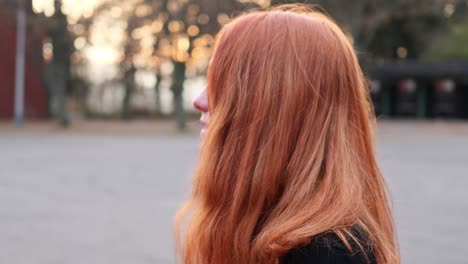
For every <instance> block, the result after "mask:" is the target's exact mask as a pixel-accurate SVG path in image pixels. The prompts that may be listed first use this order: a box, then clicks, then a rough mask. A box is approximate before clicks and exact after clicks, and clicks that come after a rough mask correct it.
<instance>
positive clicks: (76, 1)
mask: <svg viewBox="0 0 468 264" xmlns="http://www.w3.org/2000/svg"><path fill="white" fill-rule="evenodd" d="M102 1H103V0H63V12H64V13H65V14H67V15H70V16H71V17H79V16H81V15H84V16H88V15H91V12H92V10H93V8H94V7H95V6H97V5H99V4H100V3H101V2H102ZM33 9H34V11H36V12H44V14H46V15H49V16H50V15H52V14H53V13H54V0H33Z"/></svg>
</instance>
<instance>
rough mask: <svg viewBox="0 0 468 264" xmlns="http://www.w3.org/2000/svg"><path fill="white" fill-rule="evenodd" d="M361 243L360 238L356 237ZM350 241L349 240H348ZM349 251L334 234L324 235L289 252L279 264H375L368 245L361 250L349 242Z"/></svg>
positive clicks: (355, 244)
mask: <svg viewBox="0 0 468 264" xmlns="http://www.w3.org/2000/svg"><path fill="white" fill-rule="evenodd" d="M358 239H359V240H361V241H362V238H361V237H358ZM350 240H351V239H350ZM349 244H350V246H351V249H352V250H349V249H348V248H347V247H346V245H345V244H344V243H343V241H342V240H341V239H340V238H339V237H338V236H337V235H336V234H334V233H326V234H323V235H319V236H317V237H316V238H314V239H313V240H312V241H311V242H310V243H308V244H306V245H304V246H300V247H298V248H295V249H292V250H290V251H289V252H288V253H287V254H286V255H285V256H284V257H283V258H282V259H281V262H280V263H281V264H301V263H314V264H376V263H377V261H376V260H375V256H374V253H373V251H372V248H371V247H370V246H369V245H368V244H369V243H365V244H364V243H363V245H361V246H362V248H363V249H361V247H359V246H358V244H357V243H355V242H352V241H349Z"/></svg>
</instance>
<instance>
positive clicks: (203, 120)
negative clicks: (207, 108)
mask: <svg viewBox="0 0 468 264" xmlns="http://www.w3.org/2000/svg"><path fill="white" fill-rule="evenodd" d="M208 118H209V117H208V113H202V116H201V118H200V123H201V124H202V125H203V129H202V130H201V131H200V136H202V137H203V136H204V135H205V133H206V130H207V127H208Z"/></svg>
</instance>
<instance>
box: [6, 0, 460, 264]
mask: <svg viewBox="0 0 468 264" xmlns="http://www.w3.org/2000/svg"><path fill="white" fill-rule="evenodd" d="M294 2H299V1H270V0H0V58H1V62H0V149H1V151H0V263H8V264H19V263H41V264H42V263H97V264H106V263H112V264H116V263H117V264H118V263H135V264H137V263H174V254H173V240H172V233H171V232H172V231H171V228H172V217H173V214H174V213H175V212H176V210H177V208H178V206H180V204H181V202H182V201H183V199H184V198H187V197H188V195H189V193H190V177H191V174H192V170H193V167H194V164H195V162H196V159H197V153H198V148H199V141H200V139H199V136H198V133H199V132H198V130H199V129H200V126H199V125H198V121H197V119H198V118H199V115H198V114H197V113H196V112H195V111H194V109H193V107H192V101H193V99H194V98H195V97H196V96H197V95H198V94H199V93H200V91H202V90H203V88H204V86H205V75H206V70H207V66H208V62H209V59H210V56H211V52H212V48H213V43H214V39H215V36H216V33H217V32H218V30H219V29H220V27H222V26H223V25H224V24H226V23H228V22H229V21H230V20H231V19H232V18H233V17H235V16H236V15H239V14H241V13H242V12H245V11H248V10H251V9H265V8H269V7H271V6H275V5H278V4H282V3H294ZM300 2H301V3H310V4H316V5H319V6H321V7H323V8H324V9H325V10H326V11H327V12H328V13H329V14H330V15H331V16H332V17H334V18H335V19H336V21H337V22H338V23H339V24H340V25H341V26H342V27H343V28H344V29H345V30H346V32H347V34H348V35H349V38H350V39H351V40H352V41H353V43H354V45H355V47H356V50H357V52H358V56H359V59H360V63H361V66H362V68H363V69H364V71H365V74H366V76H367V78H368V84H369V90H370V93H371V96H372V100H373V103H374V108H375V111H376V114H377V116H378V119H379V122H378V126H377V130H378V156H379V161H380V163H381V165H382V168H383V171H384V174H385V175H386V177H387V181H388V183H389V187H390V190H391V191H392V194H393V199H394V207H395V217H396V222H397V228H398V233H399V237H400V243H401V251H402V257H403V263H434V264H435V263H460V264H461V263H467V262H466V259H464V255H465V252H468V243H466V242H464V240H465V238H466V237H467V236H468V227H466V226H465V224H464V223H465V222H466V221H467V220H468V192H467V191H466V189H465V188H467V187H468V122H467V120H468V1H467V0H355V1H345V0H317V1H300ZM273 41H274V40H273Z"/></svg>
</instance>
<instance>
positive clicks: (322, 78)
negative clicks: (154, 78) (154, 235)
mask: <svg viewBox="0 0 468 264" xmlns="http://www.w3.org/2000/svg"><path fill="white" fill-rule="evenodd" d="M195 106H196V107H197V108H198V109H199V110H200V111H202V112H203V115H202V119H201V120H202V123H204V124H205V125H206V128H205V129H204V130H203V131H202V134H203V143H202V148H201V153H200V161H199V164H198V168H197V170H196V173H195V179H194V184H193V193H192V196H191V198H190V199H189V201H188V202H187V204H186V205H185V206H184V207H183V208H182V209H181V210H180V212H179V214H178V216H177V218H176V219H177V221H176V239H177V241H176V242H177V245H178V246H179V250H178V252H179V255H180V257H181V261H182V262H183V263H186V264H190V263H197V264H224V263H236V264H246V263H313V264H321V263H349V264H351V263H353V264H365V263H370V264H372V263H379V264H398V263H400V260H399V255H398V249H397V241H396V236H395V229H394V225H393V220H392V215H391V211H390V209H389V202H388V199H387V193H386V188H385V183H384V179H383V176H382V174H381V172H380V170H379V167H378V165H377V162H376V159H375V155H374V149H373V141H372V124H373V122H374V116H373V112H372V107H371V104H370V102H369V96H368V90H367V87H366V80H365V79H364V77H363V74H362V71H361V69H360V67H359V63H358V60H357V58H356V55H355V53H354V50H353V46H352V44H351V43H350V41H349V40H348V38H347V37H346V35H345V34H344V33H343V31H342V30H341V29H340V28H339V27H338V26H337V25H336V24H335V23H334V22H333V21H332V20H331V19H330V18H328V17H327V16H325V15H323V14H322V13H320V12H316V11H310V10H309V11H307V10H306V9H305V8H304V7H302V6H293V7H291V6H287V7H282V8H280V9H275V10H270V11H263V12H254V13H250V14H246V15H243V16H240V17H238V18H236V19H234V20H233V21H232V22H231V23H229V24H227V25H226V26H225V27H224V28H223V29H222V30H221V32H220V33H219V35H218V37H217V43H216V46H215V51H214V55H213V58H212V61H211V64H210V66H209V71H208V87H207V90H206V92H204V93H203V94H202V95H201V96H200V97H199V98H198V99H197V100H196V101H195Z"/></svg>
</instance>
